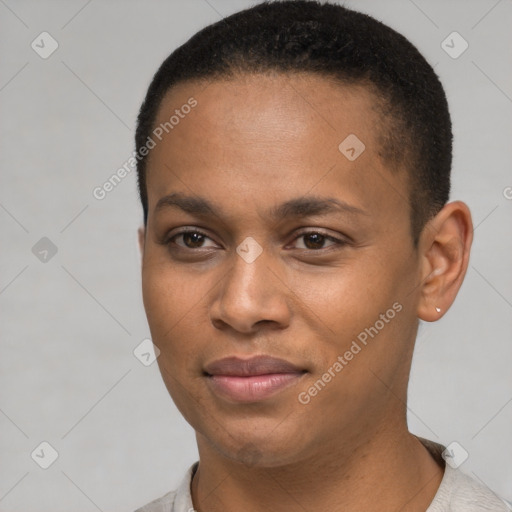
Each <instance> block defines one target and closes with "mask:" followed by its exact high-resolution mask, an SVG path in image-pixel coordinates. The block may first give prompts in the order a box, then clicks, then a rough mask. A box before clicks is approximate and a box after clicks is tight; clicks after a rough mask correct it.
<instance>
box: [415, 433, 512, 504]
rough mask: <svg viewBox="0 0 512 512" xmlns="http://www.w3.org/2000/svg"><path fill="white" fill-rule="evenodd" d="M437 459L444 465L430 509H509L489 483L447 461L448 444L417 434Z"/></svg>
mask: <svg viewBox="0 0 512 512" xmlns="http://www.w3.org/2000/svg"><path fill="white" fill-rule="evenodd" d="M418 440H419V441H420V442H421V443H422V444H423V445H424V446H425V448H426V449H427V450H428V451H429V452H430V454H431V455H432V457H433V458H434V460H435V461H436V462H437V463H438V464H439V465H440V466H441V467H442V468H443V469H444V475H443V479H442V481H441V485H440V486H439V489H438V490H437V493H436V495H435V496H434V499H433V501H432V503H431V504H430V506H429V508H428V509H427V512H491V511H492V512H509V511H510V510H512V509H511V508H509V507H508V506H507V505H506V504H505V501H504V500H502V499H501V498H499V496H497V495H496V494H495V493H494V492H493V491H491V490H490V489H489V488H488V487H486V486H485V485H483V484H482V483H480V482H478V481H477V480H475V479H474V478H471V477H470V476H468V475H466V474H465V473H463V472H462V471H461V470H460V469H456V468H455V467H452V465H450V464H449V463H446V459H445V452H446V448H445V447H444V446H442V445H441V444H439V443H435V442H433V441H429V440H427V439H423V438H421V437H418Z"/></svg>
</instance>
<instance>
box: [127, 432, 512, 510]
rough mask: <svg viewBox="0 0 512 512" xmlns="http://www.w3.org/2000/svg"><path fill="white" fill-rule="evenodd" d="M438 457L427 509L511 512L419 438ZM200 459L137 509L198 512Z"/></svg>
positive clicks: (437, 447)
mask: <svg viewBox="0 0 512 512" xmlns="http://www.w3.org/2000/svg"><path fill="white" fill-rule="evenodd" d="M418 439H419V440H420V441H421V442H422V443H423V445H424V446H425V447H426V448H427V450H428V451H429V452H430V454H431V455H432V456H433V457H434V459H435V460H436V461H437V462H438V463H439V464H441V465H442V466H444V475H443V479H442V481H441V485H440V486H439V489H438V490H437V492H436V495H435V496H434V499H433V500H432V503H431V504H430V506H429V507H428V508H427V510H426V511H425V512H509V511H510V510H512V508H511V507H509V506H507V505H506V504H505V502H504V501H503V500H501V499H500V498H499V497H498V496H497V495H496V494H495V493H494V492H492V491H491V490H490V489H488V488H487V487H485V486H484V485H482V484H480V483H479V482H477V481H476V480H474V479H472V478H470V477H469V476H467V475H466V474H464V473H462V471H460V470H459V469H454V468H452V467H451V466H450V465H449V464H445V463H444V460H443V459H442V457H441V453H442V452H443V450H444V447H443V446H441V445H440V444H437V443H434V442H432V441H428V440H426V439H422V438H418ZM197 465H198V462H195V463H194V464H192V466H190V468H189V469H188V471H187V473H186V474H185V476H184V478H183V480H182V481H181V483H180V485H179V487H178V488H177V489H176V490H175V491H172V492H169V493H167V494H165V495H164V496H162V497H161V498H158V499H156V500H154V501H152V502H150V503H148V504H147V505H145V506H143V507H141V508H139V509H137V510H136V511H135V512H194V510H195V509H194V507H193V505H192V498H191V495H190V484H191V482H192V477H193V475H194V473H195V470H196V468H197Z"/></svg>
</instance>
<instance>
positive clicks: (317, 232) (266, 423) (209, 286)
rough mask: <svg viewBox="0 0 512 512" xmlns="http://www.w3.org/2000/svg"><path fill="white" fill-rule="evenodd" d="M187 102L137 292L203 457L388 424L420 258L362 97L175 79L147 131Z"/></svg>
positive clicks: (412, 328)
mask: <svg viewBox="0 0 512 512" xmlns="http://www.w3.org/2000/svg"><path fill="white" fill-rule="evenodd" d="M191 96H193V97H194V98H195V100H196V101H197V105H196V106H195V107H194V108H193V109H191V111H190V113H188V114H186V115H183V114H182V115H183V117H181V116H180V120H179V123H178V124H176V125H175V126H174V127H173V129H172V130H170V131H169V133H168V134H167V135H165V137H163V138H162V140H161V141H160V142H158V143H157V145H156V147H155V148H154V149H152V150H151V153H150V158H149V161H148V171H147V190H148V206H149V216H148V223H147V228H146V236H145V247H144V256H143V272H142V280H143V296H144V305H145V308H146V313H147V317H148V322H149V326H150V329H151V335H152V338H153V342H154V343H155V345H156V346H157V347H158V348H159V349H160V351H161V354H160V357H159V359H158V363H159V366H160V370H161V372H162V376H163V379H164V381H165V384H166V386H167V388H168V390H169V392H170V394H171V396H172V398H173V399H174V401H175V403H176V405H177V406H178V408H179V409H180V411H181V412H182V414H183V415H184V417H185V418H186V419H187V421H188V422H189V423H190V424H191V425H192V426H193V428H194V429H195V430H196V432H197V433H198V439H199V440H200V447H201V443H205V444H206V445H208V446H209V447H210V448H212V447H213V449H215V450H217V452H218V453H221V454H223V455H225V456H227V457H229V458H233V459H236V460H239V461H241V462H245V463H251V462H252V463H258V464H260V465H262V466H278V465H281V464H285V463H291V462H298V461H301V460H305V459H306V458H308V457H312V456H313V455H314V454H318V453H319V452H322V451H325V452H329V451H330V450H332V449H333V447H334V446H336V445H338V446H339V444H340V443H347V444H350V445H352V446H353V445H354V443H364V442H367V440H368V439H369V438H371V436H372V435H373V433H374V432H375V431H376V430H378V429H382V428H383V426H386V427H387V428H392V426H393V425H396V424H400V423H401V422H403V421H404V417H405V405H404V402H403V401H405V398H406V385H407V376H408V371H409V366H410V358H411V354H412V347H413V342H414V338H415V334H416V328H417V318H416V305H417V301H418V297H417V291H416V290H415V286H416V285H417V284H418V281H419V256H418V254H417V253H416V252H415V250H414V248H413V244H412V238H411V233H410V213H409V212H410V209H409V205H408V202H407V197H408V186H407V180H406V178H405V173H404V172H402V171H397V172H394V171H393V170H391V169H388V168H386V164H385V163H384V162H383V161H381V158H380V156H379V152H380V150H381V148H380V147H379V145H378V142H377V141H378V137H379V133H378V128H377V127H379V126H382V123H381V122H379V118H378V116H377V114H376V113H375V111H374V110H373V97H372V96H371V94H370V93H369V92H368V91H367V90H366V89H364V88H363V87H355V86H341V85H339V84H334V83H332V82H330V81H328V80H326V79H323V78H321V77H316V76H311V75H302V76H299V75H275V76H263V75H254V76H243V77H239V78H236V79H234V80H230V81H228V80H225V81H224V80H218V81H214V82H212V83H210V84H209V85H208V86H207V87H205V85H204V84H202V85H199V84H181V85H179V86H178V87H176V88H174V89H173V90H172V91H171V92H170V93H169V94H168V95H167V97H166V99H165V100H164V101H163V103H162V105H161V107H160V110H159V115H158V118H157V121H156V123H155V126H158V125H159V124H160V123H165V122H166V121H168V120H169V118H170V117H171V116H172V115H173V114H174V113H175V109H180V107H181V106H182V105H184V104H186V103H187V100H188V99H189V98H190V97H191ZM185 110H187V111H188V110H189V109H185ZM182 112H183V111H182ZM164 133H165V132H164ZM354 136H355V137H357V139H359V141H360V142H358V141H357V139H356V138H355V137H354ZM347 137H350V138H349V139H347V142H346V143H344V144H342V145H341V149H340V148H339V146H340V143H342V141H344V140H345V139H346V138H347ZM361 142H362V143H363V144H364V146H365V149H364V151H362V152H361V149H362V148H363V146H362V145H361ZM354 157H356V158H355V159H354ZM170 195H173V196H172V198H169V197H168V198H167V199H163V198H165V197H166V196H170ZM186 198H194V199H200V200H204V201H207V202H208V203H209V204H210V206H212V207H213V208H214V209H215V213H212V212H209V211H208V210H207V209H206V208H204V206H203V207H202V208H198V207H197V206H198V203H197V202H193V201H184V199H186ZM333 200H334V201H333ZM315 201H320V202H325V203H320V206H319V205H318V204H316V203H314V202H315ZM336 201H337V202H338V205H336ZM290 202H292V203H290ZM293 202H295V203H293ZM176 203H180V204H181V207H180V206H177V204H176ZM286 203H288V208H282V207H281V206H282V205H284V204H286ZM157 205H159V206H158V207H157ZM322 205H323V207H322ZM326 205H330V208H327V207H326ZM339 205H341V206H339ZM280 207H281V208H280ZM184 230H185V231H193V232H196V233H195V234H194V233H189V234H185V235H183V231H184ZM260 251H261V253H260ZM365 335H366V336H365ZM349 353H351V354H352V356H350V354H349ZM255 356H269V357H271V358H278V359H279V360H284V361H285V362H287V363H289V365H290V366H289V367H288V366H287V365H286V364H284V365H283V364H282V363H279V362H277V363H276V362H275V361H274V362H273V361H270V363H269V362H268V361H267V362H265V361H263V363H262V361H261V360H259V362H258V360H253V363H254V364H253V365H252V366H251V365H250V364H249V365H248V366H247V365H245V364H244V362H245V361H247V360H248V359H252V358H253V357H255ZM339 356H341V359H340V357H339ZM225 358H235V359H234V360H228V361H225V362H221V363H219V364H217V362H218V361H219V360H223V359H225ZM213 363H216V364H213ZM336 363H338V364H336ZM326 375H328V376H326ZM329 376H330V378H329ZM315 383H316V384H315ZM315 390H316V391H315Z"/></svg>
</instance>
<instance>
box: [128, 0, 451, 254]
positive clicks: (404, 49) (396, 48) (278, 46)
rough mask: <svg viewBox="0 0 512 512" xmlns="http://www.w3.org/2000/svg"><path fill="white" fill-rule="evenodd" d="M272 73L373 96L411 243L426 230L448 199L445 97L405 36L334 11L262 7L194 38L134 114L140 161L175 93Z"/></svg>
mask: <svg viewBox="0 0 512 512" xmlns="http://www.w3.org/2000/svg"><path fill="white" fill-rule="evenodd" d="M276 72H277V73H286V74H291V75H293V74H296V73H300V74H304V73H307V74H314V75H317V76H322V77H325V78H326V79H330V80H334V81H335V82H337V83H339V84H340V85H342V86H343V85H345V86H364V87H366V88H367V89H368V91H369V92H371V94H372V98H373V103H374V110H375V111H376V112H377V114H378V119H379V123H378V127H377V131H378V144H379V148H378V154H379V156H380V157H381V159H382V161H383V163H384V164H385V165H386V166H387V168H389V169H391V170H392V171H393V172H395V171H396V172H398V171H399V170H404V172H406V173H407V174H406V176H407V182H408V184H409V197H408V198H406V199H408V201H409V205H410V212H411V233H412V238H413V241H414V245H416V244H417V242H418V239H419V235H420V233H421V231H422V229H423V227H424V226H425V223H426V222H427V221H428V220H429V219H430V218H432V217H433V216H434V215H435V214H436V213H437V212H438V211H439V210H440V209H441V208H442V207H443V206H444V204H445V203H446V202H447V201H448V198H449V193H450V170H451V163H452V129H451V120H450V114H449V110H448V104H447V101H446V95H445V93H444V90H443V87H442V85H441V82H440V81H439V78H438V77H437V75H436V73H435V72H434V70H433V68H432V66H430V64H429V63H428V62H427V61H426V60H425V58H424V57H423V56H422V55H421V54H420V53H419V52H418V50H417V49H416V48H415V46H414V45H413V44H411V43H410V42H409V41H408V40H407V39H406V38H405V37H404V36H402V35H401V34H399V33H398V32H395V31H394V30H393V29H391V28H389V27H387V26H386V25H384V24H382V23H380V22H379V21H377V20H375V19H373V18H371V17H370V16H367V15H365V14H362V13H359V12H354V11H352V10H349V9H347V8H345V7H343V6H341V5H336V4H331V3H320V2H318V1H313V0H285V1H275V2H263V3H260V4H258V5H256V6H254V7H251V8H249V9H246V10H243V11H241V12H237V13H235V14H233V15H231V16H229V17H227V18H225V19H223V20H221V21H219V22H217V23H214V24H212V25H210V26H208V27H206V28H204V29H203V30H201V31H199V32H198V33H197V34H195V35H194V36H193V37H191V38H190V39H189V40H188V41H187V42H186V43H185V44H183V45H182V46H180V47H179V48H177V49H176V50H175V51H174V52H173V53H171V55H169V57H168V58H167V59H166V60H165V61H164V62H163V63H162V65H161V66H160V68H159V69H158V71H157V72H156V74H155V75H154V77H153V80H152V82H151V84H150V86H149V89H148V92H147V95H146V97H145V99H144V101H143V103H142V106H141V108H140V112H139V115H138V123H137V130H136V135H135V144H136V151H137V154H139V152H140V149H141V148H143V147H144V145H145V144H146V141H147V140H148V137H150V135H151V133H152V130H153V129H154V125H155V120H156V117H157V114H158V110H159V107H160V105H161V103H162V100H163V99H164V97H165V95H166V93H167V92H168V91H169V90H170V89H172V87H173V86H175V85H177V84H180V83H184V82H191V83H192V82H208V81H211V80H215V79H233V78H236V77H237V76H240V75H243V74H258V73H261V74H265V73H276ZM345 135H346V134H345ZM340 140H341V139H340ZM146 153H147V152H146ZM139 156H140V157H139V158H137V175H138V186H139V194H140V199H141V203H142V207H143V212H144V224H146V223H147V218H148V199H147V189H146V170H147V163H148V158H149V156H150V154H149V155H146V154H145V155H144V156H142V155H139Z"/></svg>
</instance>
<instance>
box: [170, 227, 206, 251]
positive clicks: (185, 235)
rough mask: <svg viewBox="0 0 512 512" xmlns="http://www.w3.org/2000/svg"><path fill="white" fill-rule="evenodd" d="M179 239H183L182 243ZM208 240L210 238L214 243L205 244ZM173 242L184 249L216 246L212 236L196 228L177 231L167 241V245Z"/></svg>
mask: <svg viewBox="0 0 512 512" xmlns="http://www.w3.org/2000/svg"><path fill="white" fill-rule="evenodd" d="M177 240H181V243H178V241H177ZM207 240H210V241H211V242H212V245H205V242H206V241H207ZM171 243H172V244H175V245H177V246H178V247H181V248H183V249H203V248H205V247H215V246H216V245H215V243H214V242H213V240H211V238H209V237H208V236H207V235H206V234H205V233H202V232H201V231H198V230H196V229H190V230H187V231H181V232H180V233H176V234H175V235H173V236H172V237H170V238H168V239H167V241H166V245H170V244H171Z"/></svg>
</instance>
